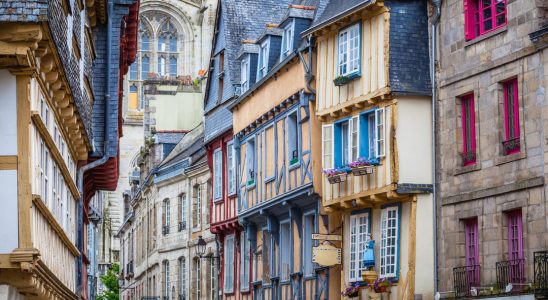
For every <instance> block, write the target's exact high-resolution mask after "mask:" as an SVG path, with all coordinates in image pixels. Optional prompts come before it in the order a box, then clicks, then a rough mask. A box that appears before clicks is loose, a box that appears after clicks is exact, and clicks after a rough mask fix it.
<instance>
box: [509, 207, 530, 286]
mask: <svg viewBox="0 0 548 300" xmlns="http://www.w3.org/2000/svg"><path fill="white" fill-rule="evenodd" d="M506 215H507V217H508V260H509V262H508V263H509V269H510V270H509V273H510V274H509V276H510V278H509V280H510V281H509V282H516V283H524V282H525V261H524V257H523V222H522V217H521V209H517V210H513V211H510V212H508V213H506Z"/></svg>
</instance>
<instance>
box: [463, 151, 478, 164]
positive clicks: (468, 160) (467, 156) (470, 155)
mask: <svg viewBox="0 0 548 300" xmlns="http://www.w3.org/2000/svg"><path fill="white" fill-rule="evenodd" d="M460 155H461V157H462V165H463V166H469V165H471V164H474V163H475V162H476V152H466V153H461V154H460Z"/></svg>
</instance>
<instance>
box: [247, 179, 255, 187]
mask: <svg viewBox="0 0 548 300" xmlns="http://www.w3.org/2000/svg"><path fill="white" fill-rule="evenodd" d="M254 185H255V179H251V180H248V181H247V186H248V187H251V186H254Z"/></svg>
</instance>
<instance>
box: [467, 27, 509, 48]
mask: <svg viewBox="0 0 548 300" xmlns="http://www.w3.org/2000/svg"><path fill="white" fill-rule="evenodd" d="M507 30H508V25H506V26H504V27H501V28H499V29H495V30H493V31H491V32H489V33H486V34H483V35H480V36H477V37H475V38H474V39H472V40H469V41H466V42H465V43H464V48H466V47H469V46H472V45H474V44H476V43H479V42H481V41H484V40H486V39H489V38H491V37H493V36H495V35H498V34H501V33H503V32H506V31H507Z"/></svg>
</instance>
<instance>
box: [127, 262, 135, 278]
mask: <svg viewBox="0 0 548 300" xmlns="http://www.w3.org/2000/svg"><path fill="white" fill-rule="evenodd" d="M133 274H134V273H133V261H130V262H129V263H128V264H127V275H126V277H127V278H131V277H133Z"/></svg>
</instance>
